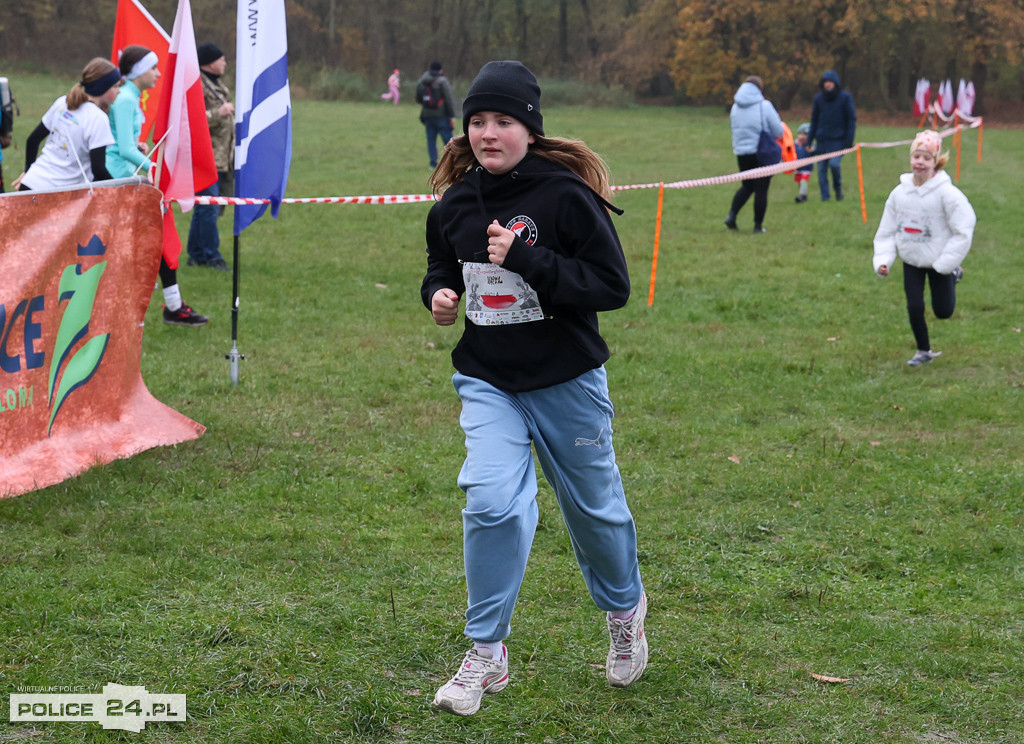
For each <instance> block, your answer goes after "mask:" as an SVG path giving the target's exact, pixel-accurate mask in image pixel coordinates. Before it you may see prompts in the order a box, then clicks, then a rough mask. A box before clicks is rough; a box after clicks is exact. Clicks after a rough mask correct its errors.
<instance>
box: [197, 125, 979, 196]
mask: <svg viewBox="0 0 1024 744" xmlns="http://www.w3.org/2000/svg"><path fill="white" fill-rule="evenodd" d="M958 115H959V116H960V118H961V119H963V120H964V121H965V122H966V123H967V128H971V129H974V128H976V127H980V126H981V124H982V118H981V117H980V116H976V117H973V118H968V117H966V116H964V114H963V113H960V114H958ZM964 128H965V127H964V125H957V126H956V127H951V128H949V129H944V130H942V131H941V132H939V136H941V137H949V136H950V135H952V134H954V133H956V132H958V131H960V130H962V129H964ZM912 142H913V139H908V140H899V141H896V142H861V143H858V144H857V145H855V146H854V147H848V148H846V149H843V150H836V151H834V152H828V153H823V154H820V155H817V154H816V155H812V156H810V157H806V158H800V159H799V160H786V161H783V162H781V163H778V164H776V165H765V166H762V167H760V168H752V169H751V170H746V171H740V172H739V173H729V174H727V175H723V176H710V177H707V178H694V179H691V180H686V181H664V182H661V181H659V182H656V183H636V184H628V185H623V186H612V191H632V190H637V189H658V188H666V189H692V188H696V187H698V186H716V185H719V184H723V183H735V182H736V181H746V180H748V179H753V178H764V177H766V176H774V175H777V174H779V173H790V172H792V171H794V170H796V169H798V168H802V167H804V166H807V165H813V164H814V163H819V162H821V161H822V160H830V159H832V158H836V157H841V156H843V155H848V154H849V153H851V152H854V151H855V150H856V149H857V148H858V147H865V148H872V149H885V148H890V147H899V146H901V145H909V144H911V143H912ZM432 201H436V197H435V196H434V195H433V194H377V195H374V196H312V197H305V198H287V199H282V200H281V203H282V204H378V205H379V204H420V203H424V202H432ZM195 203H196V204H216V205H224V206H233V205H255V204H269V203H270V200H269V199H255V198H247V197H238V196H196V197H195Z"/></svg>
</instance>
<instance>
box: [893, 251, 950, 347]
mask: <svg viewBox="0 0 1024 744" xmlns="http://www.w3.org/2000/svg"><path fill="white" fill-rule="evenodd" d="M926 278H927V280H928V287H929V288H930V289H931V292H932V310H933V311H934V312H935V317H936V318H948V317H950V316H951V315H953V311H954V310H955V309H956V278H955V277H954V276H953V275H952V274H940V273H939V272H937V271H936V270H935V269H922V268H918V267H917V266H911V265H910V264H908V263H905V264H903V291H904V293H905V294H906V295H907V315H909V316H910V330H912V331H913V332H914V340H915V341H916V342H917V348H918V350H919V351H931V348H932V347H931V343H930V341H929V339H928V324H927V323H925V320H924V307H925V305H924V282H925V279H926Z"/></svg>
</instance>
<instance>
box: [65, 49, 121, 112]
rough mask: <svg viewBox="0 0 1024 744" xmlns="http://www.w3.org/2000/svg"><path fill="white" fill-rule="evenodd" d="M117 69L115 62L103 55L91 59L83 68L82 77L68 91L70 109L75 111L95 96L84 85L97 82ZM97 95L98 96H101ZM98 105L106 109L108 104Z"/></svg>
mask: <svg viewBox="0 0 1024 744" xmlns="http://www.w3.org/2000/svg"><path fill="white" fill-rule="evenodd" d="M116 69H117V68H116V67H114V63H113V62H111V61H110V60H108V59H103V57H93V58H92V59H91V60H89V64H87V65H86V66H85V67H84V68H83V69H82V79H81V80H79V81H78V82H77V83H75V84H74V85H73V86H71V90H69V91H68V98H67V101H68V111H74V110H75V109H77V108H78V107H79V106H81V105H82V104H83V103H85V102H86V101H88V100H91V99H92V98H93V96H90V95H89V94H88V93H86V92H85V88H84V87H83V86H84V85H85V84H88V83H92V82H95V81H97V80H99V79H100V78H101V77H103V76H104V75H107V74H109V73H111V72H113V71H114V70H116ZM95 97H96V98H98V97H99V96H95ZM96 105H97V106H99V107H100V108H102V109H104V110H106V108H107V107H106V104H96Z"/></svg>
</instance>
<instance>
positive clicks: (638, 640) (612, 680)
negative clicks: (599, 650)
mask: <svg viewBox="0 0 1024 744" xmlns="http://www.w3.org/2000/svg"><path fill="white" fill-rule="evenodd" d="M646 617H647V593H646V592H645V593H644V594H642V595H641V596H640V604H638V605H637V608H636V612H634V613H633V617H631V618H629V619H628V620H619V619H617V618H613V617H612V616H611V613H608V635H609V636H611V641H612V645H611V648H610V649H608V661H607V662H606V664H605V677H607V678H608V684H610V685H611V686H612V687H629V686H630V685H631V684H633V683H634V682H636V681H637V680H638V679H640V675H641V674H643V673H644V669H646V668H647V636H646V635H645V634H644V618H646Z"/></svg>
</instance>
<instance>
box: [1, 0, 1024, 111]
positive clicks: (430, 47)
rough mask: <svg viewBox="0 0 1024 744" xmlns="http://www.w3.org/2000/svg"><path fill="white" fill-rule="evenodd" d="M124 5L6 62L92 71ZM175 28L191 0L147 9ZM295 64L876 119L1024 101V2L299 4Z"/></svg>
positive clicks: (226, 29) (67, 26) (28, 18)
mask: <svg viewBox="0 0 1024 744" xmlns="http://www.w3.org/2000/svg"><path fill="white" fill-rule="evenodd" d="M116 3H117V0H92V1H91V2H87V3H86V2H82V1H81V0H32V2H26V3H17V4H10V6H9V7H8V8H7V9H6V10H5V11H4V12H3V13H2V14H0V59H12V58H13V59H17V60H19V61H23V62H26V63H32V64H38V65H41V66H45V67H47V68H48V69H62V68H64V69H72V70H75V69H78V68H80V66H81V65H82V64H83V63H84V61H85V60H87V59H88V58H89V57H91V56H94V55H95V54H97V53H99V54H105V53H107V52H108V51H109V48H110V41H111V37H112V33H113V26H114V16H115V12H116ZM143 4H144V5H145V7H146V8H147V9H148V10H149V11H150V13H151V14H152V15H153V16H154V17H155V18H156V19H157V21H159V22H160V23H161V25H163V26H164V28H165V29H166V30H167V31H168V33H170V31H171V28H172V26H173V23H174V15H175V11H176V9H177V0H144V2H143ZM286 5H287V12H288V37H289V63H290V64H292V65H294V66H295V67H296V69H302V70H307V71H309V70H338V71H344V72H345V73H348V74H352V75H359V76H364V77H365V78H367V79H368V80H371V81H373V82H374V83H375V84H377V83H379V84H383V80H384V79H385V78H386V77H387V75H388V73H390V71H391V70H392V68H394V67H398V68H400V69H402V71H403V73H404V74H405V76H406V79H407V80H409V79H411V78H414V77H415V76H417V75H418V74H419V73H420V72H421V71H422V70H423V69H425V68H426V66H427V64H428V63H429V62H430V61H431V60H433V59H438V60H440V61H442V62H443V63H444V65H445V69H446V71H447V72H448V73H449V75H450V76H454V77H456V78H460V79H464V80H468V79H469V78H471V77H472V75H473V74H474V73H475V72H476V70H477V69H479V67H480V65H481V64H482V63H483V62H485V61H487V60H489V59H498V58H516V59H522V60H524V61H525V62H526V63H527V64H529V65H530V66H531V67H532V68H533V69H534V70H535V71H536V72H537V73H538V74H539V75H540V76H541V77H542V78H543V77H549V78H561V79H566V80H579V81H582V82H584V83H587V84H591V85H605V86H615V87H618V88H621V89H622V90H623V91H624V94H625V95H627V96H630V97H637V98H645V97H652V96H661V97H663V98H664V99H666V100H675V101H678V102H696V103H726V102H728V101H730V100H731V97H732V94H733V92H734V91H735V89H736V87H737V85H738V83H739V82H740V81H741V80H742V79H743V77H745V76H746V75H749V74H758V75H760V76H761V77H762V78H764V80H765V82H766V87H767V88H768V90H769V91H770V94H771V95H772V97H773V99H774V100H775V101H776V102H777V103H778V104H779V105H780V107H782V108H788V107H789V105H790V103H791V102H794V101H796V102H799V101H801V100H806V99H808V98H809V96H810V94H811V93H812V92H813V90H814V88H815V86H816V84H817V81H818V79H819V78H820V75H821V73H822V72H823V71H824V70H826V69H829V68H832V69H835V70H837V71H838V72H839V74H840V76H841V78H842V79H843V81H844V84H845V85H846V87H848V88H849V89H850V90H852V91H853V92H854V94H855V95H856V97H857V100H858V103H859V104H860V105H861V106H863V107H865V108H886V109H890V110H905V109H908V108H909V107H910V105H911V99H912V95H913V90H914V84H915V83H916V81H917V79H918V78H921V77H927V78H929V79H931V80H933V81H936V82H937V81H938V80H940V79H945V78H951V79H953V80H954V85H955V84H956V82H955V81H956V80H958V79H959V78H961V77H963V78H966V79H970V80H973V81H974V83H975V86H976V88H977V90H978V95H979V106H980V107H984V102H985V97H986V92H987V91H989V92H990V95H992V96H993V97H995V96H998V97H1001V98H1005V97H1009V98H1013V99H1014V100H1020V99H1021V98H1024V75H1022V73H1021V71H1020V69H1019V67H1020V65H1021V62H1022V61H1024V0H985V2H983V3H978V2H977V1H976V0H921V2H918V3H893V2H891V0H847V1H846V2H840V1H839V0H789V1H787V2H780V1H779V0H415V1H413V0H369V1H367V0H358V1H357V0H286ZM235 14H236V0H192V16H193V23H194V25H195V28H196V36H197V42H198V43H203V42H204V41H213V42H214V43H216V44H218V46H220V47H221V48H222V49H224V51H225V52H227V53H228V55H229V59H230V58H232V57H233V54H234V36H235Z"/></svg>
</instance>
